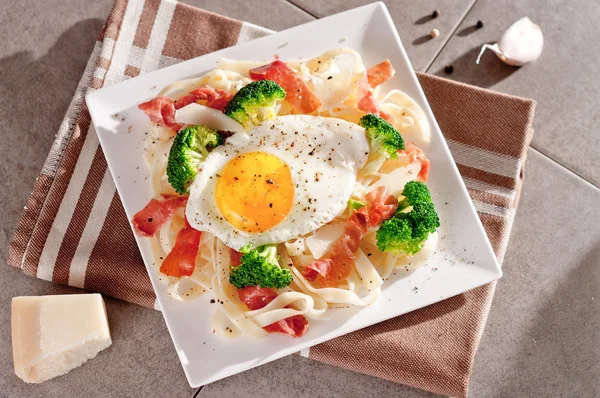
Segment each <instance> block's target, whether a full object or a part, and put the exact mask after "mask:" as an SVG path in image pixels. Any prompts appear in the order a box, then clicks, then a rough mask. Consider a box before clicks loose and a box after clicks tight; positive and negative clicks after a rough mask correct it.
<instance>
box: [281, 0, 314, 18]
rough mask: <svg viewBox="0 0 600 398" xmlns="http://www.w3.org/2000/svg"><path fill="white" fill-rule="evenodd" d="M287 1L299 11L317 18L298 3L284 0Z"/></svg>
mask: <svg viewBox="0 0 600 398" xmlns="http://www.w3.org/2000/svg"><path fill="white" fill-rule="evenodd" d="M285 1H286V2H287V3H289V4H291V5H292V6H293V7H295V8H297V9H299V10H300V11H302V12H304V13H305V14H307V15H310V16H311V17H313V18H315V19H319V17H317V16H316V15H315V14H313V13H311V12H308V11H307V10H306V9H305V8H303V7H300V6H299V5H298V4H296V3H294V2H293V1H292V0H285Z"/></svg>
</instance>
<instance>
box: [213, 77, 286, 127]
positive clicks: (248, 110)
mask: <svg viewBox="0 0 600 398" xmlns="http://www.w3.org/2000/svg"><path fill="white" fill-rule="evenodd" d="M284 98H285V90H284V89H283V88H281V86H280V85H279V84H277V83H275V82H274V81H272V80H259V81H256V82H252V83H250V84H248V85H246V86H244V87H242V89H241V90H240V91H238V92H237V93H236V94H235V95H234V96H233V98H232V99H231V101H230V102H229V104H228V105H227V107H226V108H225V111H224V113H225V114H226V115H227V116H229V117H230V118H232V119H233V120H235V121H236V122H238V123H239V124H241V125H242V126H244V128H248V126H250V125H251V124H260V123H261V122H263V121H264V120H268V119H273V118H274V117H275V105H276V103H277V101H278V100H282V99H284Z"/></svg>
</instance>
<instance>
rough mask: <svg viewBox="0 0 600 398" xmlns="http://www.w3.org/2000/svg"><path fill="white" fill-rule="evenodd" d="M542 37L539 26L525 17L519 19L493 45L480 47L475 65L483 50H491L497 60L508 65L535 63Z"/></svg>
mask: <svg viewBox="0 0 600 398" xmlns="http://www.w3.org/2000/svg"><path fill="white" fill-rule="evenodd" d="M543 48H544V36H543V35H542V30H541V29H540V27H539V26H537V25H536V24H534V23H533V22H531V20H530V19H529V18H527V17H524V18H521V19H519V20H518V21H517V22H515V23H514V24H512V25H511V26H510V28H508V30H507V31H506V32H504V34H503V35H502V37H501V38H500V41H499V42H498V43H495V44H491V45H490V44H484V45H483V47H481V51H480V52H479V56H478V57H477V61H476V62H477V63H478V64H479V60H480V59H481V55H482V54H483V53H484V51H485V50H488V49H489V50H492V51H493V52H494V53H495V54H496V55H497V56H498V58H500V59H501V60H502V61H503V62H504V63H506V64H508V65H514V66H521V65H524V64H526V63H528V62H531V61H535V60H536V59H538V58H539V57H540V55H541V54H542V49H543Z"/></svg>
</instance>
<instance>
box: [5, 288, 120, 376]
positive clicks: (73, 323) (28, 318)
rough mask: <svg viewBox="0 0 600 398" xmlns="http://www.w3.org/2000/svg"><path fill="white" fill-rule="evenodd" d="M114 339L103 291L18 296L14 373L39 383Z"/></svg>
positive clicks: (14, 307) (14, 314)
mask: <svg viewBox="0 0 600 398" xmlns="http://www.w3.org/2000/svg"><path fill="white" fill-rule="evenodd" d="M111 343H112V341H111V339H110V331H109V329H108V320H107V318H106V309H105V307H104V301H103V300H102V296H101V295H99V294H72V295H63V296H39V297H14V298H13V300H12V346H13V361H14V365H15V373H16V375H17V376H19V377H20V378H21V379H23V380H24V381H26V382H28V383H41V382H42V381H45V380H48V379H51V378H53V377H56V376H60V375H62V374H65V373H67V372H68V371H70V370H71V369H73V368H76V367H78V366H80V365H81V364H83V363H84V362H86V361H87V360H88V359H90V358H93V357H95V356H96V354H98V353H99V352H100V351H102V350H103V349H105V348H106V347H108V346H109V345H110V344H111Z"/></svg>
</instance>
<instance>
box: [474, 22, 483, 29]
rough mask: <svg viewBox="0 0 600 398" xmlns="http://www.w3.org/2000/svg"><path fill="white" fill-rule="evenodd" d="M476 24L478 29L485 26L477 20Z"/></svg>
mask: <svg viewBox="0 0 600 398" xmlns="http://www.w3.org/2000/svg"><path fill="white" fill-rule="evenodd" d="M475 26H477V29H481V28H483V22H481V21H477V25H475Z"/></svg>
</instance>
